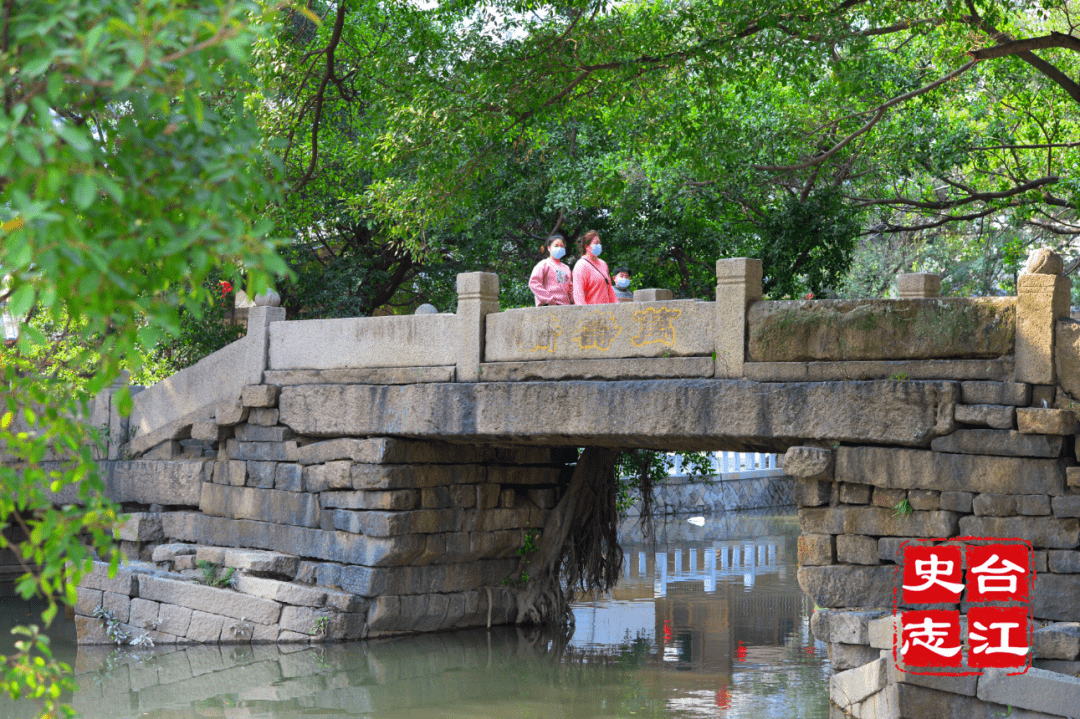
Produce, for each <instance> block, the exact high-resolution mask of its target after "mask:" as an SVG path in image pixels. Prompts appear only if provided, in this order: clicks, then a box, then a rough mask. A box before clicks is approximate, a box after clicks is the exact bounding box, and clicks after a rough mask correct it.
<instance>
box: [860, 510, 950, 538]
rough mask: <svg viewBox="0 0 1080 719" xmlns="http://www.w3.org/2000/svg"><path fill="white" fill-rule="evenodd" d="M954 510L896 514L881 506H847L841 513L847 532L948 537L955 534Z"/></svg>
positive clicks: (875, 534) (892, 535) (891, 535)
mask: <svg viewBox="0 0 1080 719" xmlns="http://www.w3.org/2000/svg"><path fill="white" fill-rule="evenodd" d="M956 530H957V514H956V513H955V512H945V511H937V512H912V513H911V514H909V515H906V516H897V514H896V513H895V512H894V511H893V510H892V509H885V508H884V507H849V508H848V509H847V510H846V512H845V516H844V532H845V533H846V534H868V535H874V536H878V537H880V536H890V537H910V536H912V535H914V536H917V537H951V536H954V535H955V534H956Z"/></svg>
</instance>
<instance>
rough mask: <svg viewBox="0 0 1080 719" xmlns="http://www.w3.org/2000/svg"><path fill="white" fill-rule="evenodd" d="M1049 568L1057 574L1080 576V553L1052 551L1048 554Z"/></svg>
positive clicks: (1065, 550) (1066, 550)
mask: <svg viewBox="0 0 1080 719" xmlns="http://www.w3.org/2000/svg"><path fill="white" fill-rule="evenodd" d="M1046 562H1047V566H1048V568H1049V569H1050V571H1051V572H1054V573H1055V574H1080V552H1076V551H1073V550H1068V549H1051V550H1050V551H1049V552H1047V553H1046Z"/></svg>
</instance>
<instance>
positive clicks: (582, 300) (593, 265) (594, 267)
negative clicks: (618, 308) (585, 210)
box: [574, 230, 619, 305]
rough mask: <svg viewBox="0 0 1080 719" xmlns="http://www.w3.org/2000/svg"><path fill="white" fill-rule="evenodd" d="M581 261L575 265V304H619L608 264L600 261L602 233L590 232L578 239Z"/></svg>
mask: <svg viewBox="0 0 1080 719" xmlns="http://www.w3.org/2000/svg"><path fill="white" fill-rule="evenodd" d="M578 249H580V250H581V259H580V260H578V261H577V263H576V264H575V265H574V304H575V305H603V304H607V303H609V302H618V301H619V300H618V299H617V298H616V297H615V288H614V287H613V286H612V284H611V275H609V274H608V268H607V263H606V262H604V261H603V260H601V259H600V252H601V251H602V250H603V247H602V246H601V244H600V233H599V232H597V231H596V230H589V231H588V232H586V233H585V234H584V235H582V236H581V238H580V239H578Z"/></svg>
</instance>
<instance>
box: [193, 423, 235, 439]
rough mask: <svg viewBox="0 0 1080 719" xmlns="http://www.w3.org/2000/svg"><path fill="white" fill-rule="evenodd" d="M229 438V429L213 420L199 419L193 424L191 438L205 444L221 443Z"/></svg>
mask: <svg viewBox="0 0 1080 719" xmlns="http://www.w3.org/2000/svg"><path fill="white" fill-rule="evenodd" d="M228 436H229V428H228V427H225V426H221V425H219V424H218V423H217V422H216V421H214V420H212V419H197V420H195V421H194V422H192V424H191V438H192V439H199V440H203V441H205V442H220V441H221V440H223V439H226V438H227V437H228Z"/></svg>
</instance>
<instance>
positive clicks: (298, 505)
mask: <svg viewBox="0 0 1080 719" xmlns="http://www.w3.org/2000/svg"><path fill="white" fill-rule="evenodd" d="M902 280H903V283H906V284H902V286H901V290H902V298H901V299H899V300H830V301H783V302H776V301H764V300H762V293H761V264H760V262H759V261H757V260H751V259H728V260H721V261H719V262H718V263H717V288H716V299H715V301H714V302H701V301H693V300H670V299H664V297H663V293H661V292H660V291H655V290H646V291H639V292H638V293H637V296H636V297H635V300H636V301H635V302H634V303H627V304H619V305H603V306H589V307H577V306H572V307H542V308H528V309H513V310H507V311H502V312H500V311H499V301H498V299H499V298H498V278H497V277H496V276H494V275H490V274H483V273H477V274H466V275H459V277H458V285H457V289H458V306H457V312H456V314H433V315H414V316H394V317H377V318H358V319H332V320H306V321H288V320H287V319H286V317H285V312H284V310H282V309H280V308H275V307H255V308H253V309H252V310H251V313H250V317H249V321H248V322H249V323H248V333H247V336H246V337H245V338H243V339H241V340H239V341H237V342H235V343H233V344H232V345H230V346H228V347H226V348H224V349H222V350H221V351H219V352H217V353H215V354H214V355H211V356H209V357H207V358H205V359H204V360H202V361H201V362H199V363H198V364H196V365H194V366H193V367H191V368H188V369H186V370H184V371H182V372H180V373H178V374H176V375H174V376H173V377H170V378H169V379H167V380H165V381H162V382H160V383H159V384H157V385H154V386H153V387H150V388H147V389H145V390H142V391H141V392H139V393H138V394H136V395H135V398H134V406H135V409H134V412H133V414H132V416H131V417H130V419H129V420H128V419H124V418H121V417H120V416H119V414H118V413H117V412H116V411H115V408H113V407H111V406H110V393H108V392H107V393H105V394H104V395H102V396H101V397H100V398H99V399H98V402H97V404H96V409H95V412H96V418H95V420H94V421H95V424H102V423H105V422H108V423H110V426H111V427H112V430H113V431H112V432H110V436H111V437H113V438H116V439H117V440H118V441H116V442H114V443H113V444H112V445H111V446H110V447H109V458H108V461H106V462H104V463H103V466H104V467H105V476H106V484H107V487H108V491H109V492H110V494H111V495H112V496H113V497H114V498H115V499H117V500H119V501H120V502H122V503H124V505H125V508H126V509H129V510H131V511H132V512H133V514H132V519H131V521H129V522H128V523H127V524H126V525H125V526H124V527H123V529H122V530H121V537H122V539H123V540H124V548H125V550H126V551H127V553H128V555H129V556H131V557H138V558H139V560H141V561H135V562H133V563H132V564H131V566H130V567H128V568H126V569H124V570H122V571H121V572H120V574H119V575H118V576H117V577H114V578H109V577H108V576H107V575H106V573H105V572H104V569H103V567H99V568H98V569H97V570H96V571H95V573H94V574H92V575H91V576H89V577H88V578H87V579H86V580H85V582H84V585H83V590H82V594H81V595H80V606H79V607H78V608H77V614H78V615H79V616H78V621H79V635H80V641H81V642H85V643H93V642H107V641H108V639H107V637H105V636H104V634H103V632H102V630H101V627H100V622H99V621H97V620H94V619H92V617H91V615H92V614H93V610H94V608H96V607H97V606H104V607H105V608H106V609H109V610H111V611H114V612H115V615H116V616H117V617H118V618H120V619H121V620H122V621H123V622H124V623H126V624H127V625H128V626H130V627H131V628H132V629H133V630H134V631H135V632H139V631H145V632H149V633H150V634H151V636H153V637H155V638H156V639H157V641H159V642H161V641H165V642H170V641H172V642H187V641H209V642H233V641H239V642H251V641H279V642H286V641H310V640H311V639H312V638H313V637H314V638H316V639H353V638H359V637H366V636H383V635H390V634H395V633H403V632H414V631H433V630H439V629H448V628H455V627H466V626H483V625H485V624H489V625H490V624H491V623H505V622H512V621H513V620H514V618H515V617H514V616H513V611H514V610H513V604H512V603H511V602H510V601H509V600H508V598H507V597H506V595H505V593H504V592H502V591H501V590H502V586H503V579H504V578H506V577H510V576H512V575H513V574H514V572H515V571H517V567H518V558H517V549H518V548H519V547H520V546H521V545H522V542H523V539H524V536H525V534H526V533H527V532H530V531H533V530H536V529H542V527H543V524H544V520H545V517H546V515H547V512H548V511H550V509H551V507H553V506H554V504H555V502H556V501H557V500H558V491H559V487H560V485H562V484H564V483H565V480H566V477H567V473H568V472H569V471H570V469H569V465H570V464H571V463H572V462H573V461H574V458H575V457H576V448H578V447H581V446H590V445H592V446H607V447H615V448H650V449H659V450H681V449H686V450H743V451H768V452H787V460H786V468H787V471H788V473H789V474H792V475H795V476H797V477H798V485H797V492H796V495H797V500H798V504H799V519H800V523H801V528H802V537H801V540H800V550H799V559H800V565H801V566H800V569H799V580H800V583H801V586H802V587H803V589H804V591H806V592H807V594H809V595H810V597H811V598H812V599H813V601H814V602H815V603H816V604H817V605H818V607H820V608H821V610H819V611H818V612H817V614H816V615H815V619H814V629H815V632H816V633H817V635H818V637H819V638H821V639H823V640H825V641H827V642H829V646H830V650H831V652H832V654H833V656H834V667H835V668H837V669H844V670H846V671H845V672H844V673H843V674H842V675H837V676H838V677H840V679H841V680H843V681H849V684H850V683H851V682H854V683H855V684H852V685H851V686H849V685H846V684H838V683H837V680H836V678H835V677H834V692H836V693H835V694H834V697H833V698H834V701H836V702H837V703H838V704H840V705H841V706H843V708H845V709H847V710H849V711H852V712H853V713H854V714H855V715H856V716H859V715H860V714H859V712H860V711H862V712H864V713H865V714H866V716H870V715H871V714H869V713H868V712H869V711H870V707H873V708H874V710H875V711H877V710H881V711H882V712H885V713H882V714H879V715H881V716H886V715H889V714H888V711H893V710H895V712H900V713H903V712H905V711H907V712H910V711H914V710H910V709H903V706H909V707H911V706H917V705H918V702H919V701H930V700H931V699H933V700H935V701H936V700H938V699H941V697H937V696H936V695H937V694H942V695H943V696H946V697H947V698H948V701H951V702H954V704H950V705H949V706H954V705H955V706H961V705H963V703H964V702H978V701H986V702H993V701H999V702H1000V703H1006V702H1004V701H1002V700H1001V697H1002V696H1004V695H1002V694H1001V692H1002V691H1005V689H1002V687H1006V689H1007V688H1008V687H1009V686H1012V685H1010V684H1009V682H1010V681H1012V682H1015V681H1019V680H1018V679H1017V678H1008V679H1007V678H1000V681H999V680H996V679H995V680H993V681H992V680H991V679H992V678H987V677H986V676H983V677H979V678H976V677H964V678H959V679H955V680H954V679H945V678H934V677H931V678H929V679H919V678H917V677H916V678H912V677H914V675H909V674H903V673H898V672H897V671H896V666H895V662H893V663H892V664H888V662H887V657H882V658H879V653H881V650H883V649H888V648H890V647H891V646H892V645H891V631H892V624H889V622H891V621H892V619H891V616H890V614H891V612H890V611H889V610H890V608H891V606H892V601H893V588H894V586H895V574H896V567H897V565H896V560H897V553H896V552H897V547H898V546H899V544H900V542H901V541H903V540H904V539H905V538H916V539H917V538H948V537H957V536H988V537H1019V538H1022V539H1025V540H1027V541H1030V542H1031V544H1032V546H1033V548H1034V555H1033V556H1034V561H1035V565H1036V571H1037V572H1038V575H1037V580H1036V582H1035V587H1034V595H1033V602H1032V606H1033V610H1032V612H1033V617H1034V618H1035V620H1036V621H1037V623H1039V624H1046V625H1047V626H1046V627H1045V628H1043V629H1039V632H1037V633H1036V635H1037V636H1036V639H1035V656H1036V657H1037V659H1036V663H1037V664H1038V663H1040V662H1041V666H1043V667H1044V668H1047V669H1053V670H1057V671H1058V672H1068V673H1073V672H1074V671H1080V664H1077V660H1080V631H1078V630H1077V629H1076V626H1077V625H1074V624H1069V622H1072V621H1074V620H1078V619H1080V467H1078V466H1077V460H1076V455H1075V452H1076V447H1075V441H1074V436H1075V435H1076V433H1077V432H1078V431H1080V427H1078V425H1077V419H1076V415H1075V414H1074V412H1073V408H1074V406H1075V404H1074V398H1080V323H1077V322H1074V321H1073V320H1071V319H1070V308H1069V290H1070V282H1069V280H1068V279H1067V278H1065V277H1062V276H1058V275H1050V274H1025V275H1021V276H1020V278H1019V283H1018V284H1019V287H1018V295H1017V296H1015V297H999V298H974V299H941V298H937V297H933V296H928V295H930V294H933V293H932V292H927V291H925V289H921V288H922V284H921V283H924V282H925V278H924V277H921V276H907V277H902ZM908 285H912V286H911V287H909V286H908ZM132 436H133V439H131V441H130V442H128V443H123V444H121V443H120V442H119V440H120V439H126V438H129V437H132ZM64 499H65V498H64V497H60V498H58V501H64ZM902 501H906V503H907V505H908V506H909V507H910V509H911V510H912V511H911V513H910V514H907V515H906V516H904V515H901V516H898V515H897V513H896V512H895V511H894V507H896V506H897V505H898V504H900V503H901V502H902ZM202 559H205V560H208V561H211V562H213V563H215V564H219V565H225V566H228V567H232V568H234V569H235V570H236V572H237V574H236V576H237V577H238V580H237V581H236V582H235V584H234V587H233V588H232V589H215V588H212V587H207V586H198V585H194V584H191V583H185V582H184V581H183V579H184V577H185V576H188V575H191V574H192V573H198V572H199V570H197V569H196V568H195V563H196V561H197V560H202ZM964 609H965V610H966V607H964ZM886 631H888V632H890V633H889V634H888V636H889V637H890V639H889V642H888V643H887V642H886V641H885V640H884V639H882V636H885V635H884V634H883V632H886ZM1040 671H1042V670H1035V669H1032V670H1030V672H1029V674H1028V675H1025V678H1024V681H1028V680H1031V677H1033V676H1035V675H1036V674H1037V673H1038V672H1040ZM1043 673H1044V674H1046V675H1048V676H1050V677H1051V678H1050V679H1045V677H1043V678H1042V679H1039V680H1040V681H1048V682H1050V683H1051V684H1053V682H1058V684H1053V686H1054V687H1056V688H1055V689H1054V691H1053V692H1051V693H1052V694H1055V695H1058V696H1066V697H1073V698H1077V704H1074V705H1073V706H1074V707H1075V706H1078V705H1080V694H1078V693H1077V692H1078V689H1077V686H1078V685H1077V684H1076V683H1075V680H1071V678H1068V677H1065V675H1064V674H1060V673H1056V674H1055V673H1053V672H1050V671H1046V672H1043ZM898 676H899V678H897V677H898ZM1039 676H1040V677H1041V676H1042V675H1041V674H1040V675H1039ZM845 677H847V679H844V678H845ZM852 677H854V678H852ZM1037 678H1038V677H1037ZM1059 678H1060V680H1059ZM976 680H977V681H976ZM1066 680H1070V681H1074V683H1073V684H1069V683H1068V682H1067V681H1066ZM1031 681H1034V680H1031ZM995 682H997V683H995ZM1062 682H1065V683H1062ZM856 685H857V687H858V688H852V686H856ZM837 686H839V689H837V688H836V687H837ZM1024 686H1028V685H1027V684H1025V685H1024ZM1040 687H1041V685H1040ZM1063 687H1064V688H1063ZM1029 688H1030V687H1029ZM920 692H922V693H921V694H920ZM995 692H997V694H995ZM1062 692H1065V694H1062ZM1069 692H1071V693H1069ZM927 693H929V694H927ZM1034 693H1035V694H1037V695H1042V694H1044V692H1041V690H1040V691H1035V692H1034ZM927 696H929V697H930V699H927ZM935 697H936V699H935ZM1033 701H1034V702H1035V704H1036V705H1037V706H1034V705H1033V706H1032V707H1030V708H1032V709H1038V710H1039V711H1043V712H1045V713H1046V714H1050V715H1055V714H1057V715H1067V712H1065V711H1062V712H1055V711H1054V710H1053V707H1050V706H1049V705H1046V704H1045V702H1044V703H1043V704H1039V702H1038V701H1035V700H1033ZM1040 701H1041V700H1040ZM957 702H959V704H956V703H957ZM1008 703H1012V704H1013V705H1014V706H1023V704H1018V703H1017V702H1015V701H1013V702H1008ZM965 706H966V705H965ZM1054 706H1057V705H1054ZM890 707H891V709H890ZM898 707H899V708H898ZM961 709H962V707H961ZM958 711H960V710H958ZM893 715H896V716H899V715H900V714H899V713H894V714H893ZM903 715H904V716H909V715H913V714H910V713H904V714H903ZM914 715H918V714H914ZM959 715H963V711H960V714H959Z"/></svg>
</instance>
